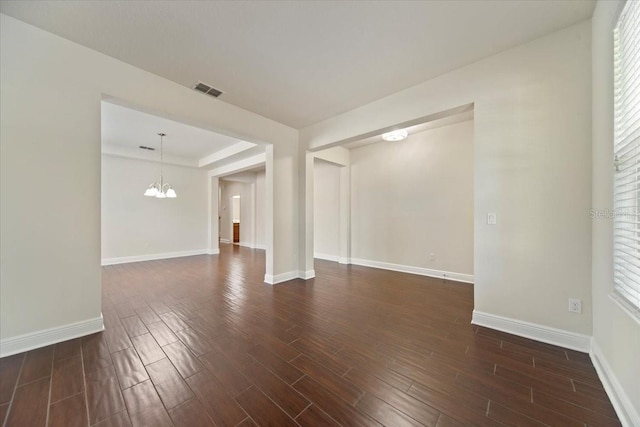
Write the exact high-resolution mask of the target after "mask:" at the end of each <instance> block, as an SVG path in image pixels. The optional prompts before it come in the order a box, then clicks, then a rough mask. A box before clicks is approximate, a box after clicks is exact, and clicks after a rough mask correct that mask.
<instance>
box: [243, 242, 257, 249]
mask: <svg viewBox="0 0 640 427" xmlns="http://www.w3.org/2000/svg"><path fill="white" fill-rule="evenodd" d="M239 245H240V246H243V247H245V248H250V249H255V248H256V247H255V246H253V243H251V242H242V241H241V242H240V243H239Z"/></svg>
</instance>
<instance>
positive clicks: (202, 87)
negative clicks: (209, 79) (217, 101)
mask: <svg viewBox="0 0 640 427" xmlns="http://www.w3.org/2000/svg"><path fill="white" fill-rule="evenodd" d="M193 88H194V89H195V90H197V91H198V92H202V93H206V94H207V95H211V96H213V97H214V98H217V97H219V96H220V95H222V91H221V90H218V89H216V88H213V87H211V86H209V85H208V84H206V83H202V82H197V83H196V84H195V86H194V87H193Z"/></svg>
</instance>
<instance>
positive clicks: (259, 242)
mask: <svg viewBox="0 0 640 427" xmlns="http://www.w3.org/2000/svg"><path fill="white" fill-rule="evenodd" d="M265 178H266V177H265V173H264V171H262V172H258V173H256V243H255V246H256V248H258V249H264V248H265V245H266V243H267V242H266V237H265V232H266V224H265V222H266V199H265V198H266V195H267V189H266V187H265V185H266V182H265Z"/></svg>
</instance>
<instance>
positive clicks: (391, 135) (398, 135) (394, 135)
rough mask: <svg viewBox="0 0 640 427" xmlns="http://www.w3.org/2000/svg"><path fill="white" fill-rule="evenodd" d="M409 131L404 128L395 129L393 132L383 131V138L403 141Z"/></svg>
mask: <svg viewBox="0 0 640 427" xmlns="http://www.w3.org/2000/svg"><path fill="white" fill-rule="evenodd" d="M408 135H409V133H408V132H407V131H406V130H404V129H398V130H393V131H391V132H387V133H383V134H382V139H384V140H385V141H402V140H403V139H405V138H406V137H407V136H408Z"/></svg>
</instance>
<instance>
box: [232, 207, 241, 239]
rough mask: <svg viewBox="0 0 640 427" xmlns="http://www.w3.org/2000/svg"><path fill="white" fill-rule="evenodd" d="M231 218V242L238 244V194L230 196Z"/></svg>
mask: <svg viewBox="0 0 640 427" xmlns="http://www.w3.org/2000/svg"><path fill="white" fill-rule="evenodd" d="M231 218H232V224H233V225H232V227H233V230H232V236H233V244H234V245H239V244H240V195H235V196H232V197H231Z"/></svg>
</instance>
